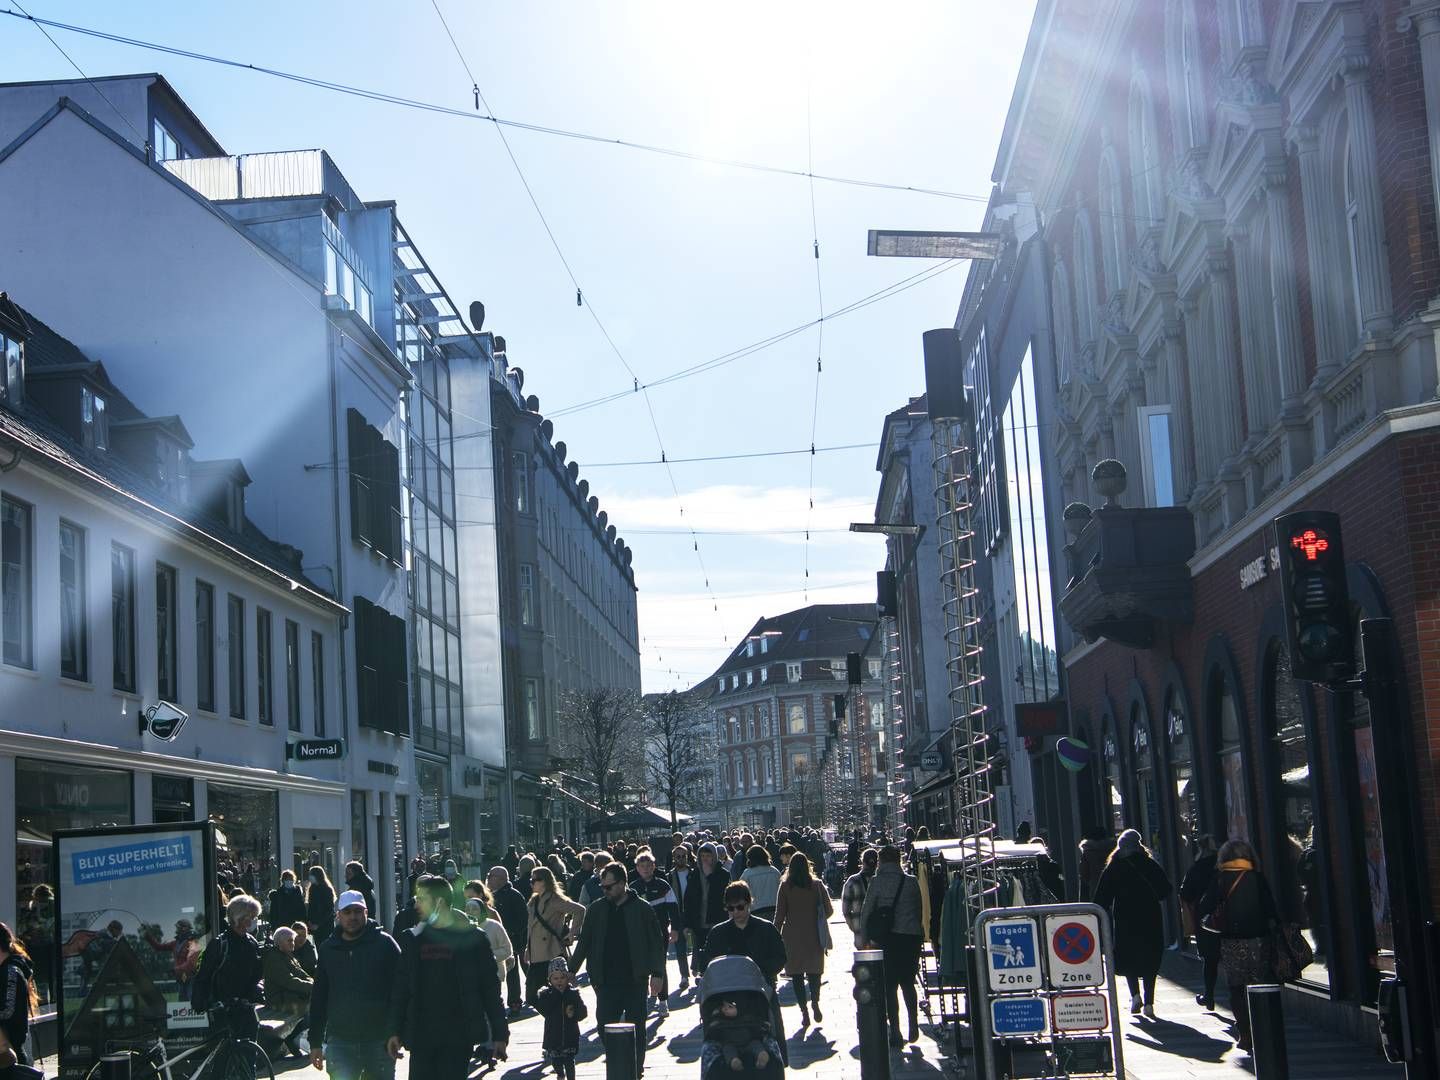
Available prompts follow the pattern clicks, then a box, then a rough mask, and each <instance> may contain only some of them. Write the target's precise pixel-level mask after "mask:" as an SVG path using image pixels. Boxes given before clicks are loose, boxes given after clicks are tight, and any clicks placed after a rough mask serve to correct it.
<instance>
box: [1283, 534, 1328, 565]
mask: <svg viewBox="0 0 1440 1080" xmlns="http://www.w3.org/2000/svg"><path fill="white" fill-rule="evenodd" d="M1290 546H1291V547H1292V548H1296V549H1298V550H1300V551H1302V552H1304V554H1305V558H1306V559H1308V560H1309V561H1310V562H1314V561H1315V560H1316V559H1318V558H1320V556H1321V555H1322V554H1324V553H1325V552H1327V551H1329V550H1330V540H1329V538H1328V537H1327V536H1325V534H1324V533H1320V532H1317V531H1316V530H1314V529H1305V530H1303V531H1301V532H1298V533H1295V534H1294V535H1293V536H1291V537H1290Z"/></svg>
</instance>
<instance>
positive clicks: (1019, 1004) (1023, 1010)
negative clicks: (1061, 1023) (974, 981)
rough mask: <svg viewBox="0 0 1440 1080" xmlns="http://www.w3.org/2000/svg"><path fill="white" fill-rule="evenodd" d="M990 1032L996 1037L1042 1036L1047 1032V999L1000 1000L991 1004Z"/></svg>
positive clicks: (1015, 998) (1021, 998) (1017, 998)
mask: <svg viewBox="0 0 1440 1080" xmlns="http://www.w3.org/2000/svg"><path fill="white" fill-rule="evenodd" d="M990 1030H991V1031H993V1032H994V1033H995V1034H996V1035H1040V1034H1043V1033H1044V1031H1045V999H1044V998H1038V997H1014V998H998V999H996V1000H995V1001H992V1002H991V1003H990Z"/></svg>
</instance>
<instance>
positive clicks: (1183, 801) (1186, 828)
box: [1165, 686, 1200, 852]
mask: <svg viewBox="0 0 1440 1080" xmlns="http://www.w3.org/2000/svg"><path fill="white" fill-rule="evenodd" d="M1165 737H1166V739H1168V740H1169V742H1170V790H1171V792H1172V793H1173V799H1174V801H1173V803H1172V804H1171V806H1172V811H1173V813H1174V823H1175V840H1176V848H1175V850H1176V851H1178V852H1188V851H1190V850H1192V848H1193V845H1194V842H1195V840H1196V838H1198V837H1199V835H1200V797H1199V792H1198V791H1196V789H1195V757H1194V752H1193V751H1192V750H1191V742H1190V718H1189V717H1188V716H1186V715H1185V702H1184V699H1183V698H1181V696H1180V692H1179V691H1178V690H1177V689H1176V688H1175V687H1173V686H1172V687H1171V688H1170V689H1169V690H1167V691H1166V693H1165Z"/></svg>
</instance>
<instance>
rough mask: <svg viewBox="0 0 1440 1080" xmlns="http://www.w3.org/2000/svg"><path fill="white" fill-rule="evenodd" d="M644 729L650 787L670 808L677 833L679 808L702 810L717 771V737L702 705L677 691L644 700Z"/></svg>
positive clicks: (653, 695) (672, 827)
mask: <svg viewBox="0 0 1440 1080" xmlns="http://www.w3.org/2000/svg"><path fill="white" fill-rule="evenodd" d="M641 726H642V730H643V731H644V736H645V764H646V771H647V773H648V775H649V777H650V786H651V789H652V790H653V791H655V792H656V793H657V794H658V795H659V796H660V798H661V799H663V801H664V803H665V805H666V806H667V807H668V808H669V810H670V828H671V830H672V831H674V830H675V828H676V824H677V819H676V808H677V807H678V806H679V805H680V804H682V803H684V804H686V805H688V806H689V807H690V808H691V809H699V808H700V807H699V803H700V801H701V799H702V797H703V794H704V787H705V785H704V781H705V779H706V777H707V776H710V775H712V774H713V773H714V769H715V754H714V752H713V750H714V745H713V740H714V733H713V731H711V730H710V725H709V724H707V723H706V722H705V714H704V711H703V709H702V707H701V704H700V702H698V701H696V700H695V699H694V698H693V697H692V696H691V695H689V694H679V693H675V692H674V691H671V692H670V693H668V694H652V695H650V696H649V697H647V698H646V699H645V702H644V706H643V708H642V712H641ZM657 801H658V800H657Z"/></svg>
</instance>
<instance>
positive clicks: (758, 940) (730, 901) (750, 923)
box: [695, 881, 789, 1065]
mask: <svg viewBox="0 0 1440 1080" xmlns="http://www.w3.org/2000/svg"><path fill="white" fill-rule="evenodd" d="M753 903H754V897H752V896H751V894H750V886H749V885H747V884H745V882H743V881H732V882H731V883H730V884H729V885H727V886H725V914H726V915H727V916H728V918H727V919H726V921H725V922H722V923H719V924H718V925H716V926H713V927H711V928H710V932H709V933H708V934H706V935H705V943H704V944H703V945H702V946H701V947H700V951H699V952H697V953H696V954H695V970H696V971H697V972H699V973H700V974H701V975H702V976H703V975H704V973H705V969H706V968H707V967H709V966H710V961H711V960H713V959H715V957H717V956H748V957H749V958H750V959H751V960H754V961H755V966H756V967H758V968H759V969H760V973H761V974H762V975H764V976H765V978H766V980H767V981H768V982H769V983H770V986H771V989H772V990H773V989H774V987H775V984H776V981H777V980H778V979H779V978H780V972H782V971H783V970H785V962H786V959H787V957H786V953H785V942H784V941H783V940H782V939H781V937H780V931H779V930H776V929H775V924H774V923H772V922H768V921H766V920H765V919H761V918H758V917H756V916H754V915H753V914H752V911H751V907H752V904H753ZM771 1000H773V1001H775V1002H776V1007H775V1039H776V1041H777V1042H778V1043H779V1044H780V1052H781V1056H782V1058H784V1059H785V1064H786V1065H789V1053H788V1049H787V1047H786V1045H785V1031H784V1027H783V1025H782V1023H781V1016H780V1008H779V998H778V997H775V996H774V994H772V995H771Z"/></svg>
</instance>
